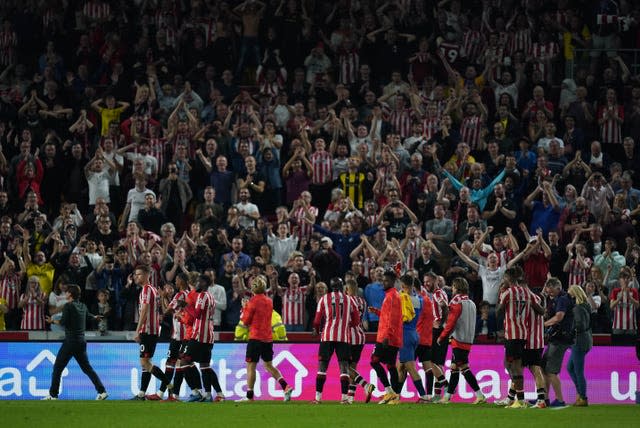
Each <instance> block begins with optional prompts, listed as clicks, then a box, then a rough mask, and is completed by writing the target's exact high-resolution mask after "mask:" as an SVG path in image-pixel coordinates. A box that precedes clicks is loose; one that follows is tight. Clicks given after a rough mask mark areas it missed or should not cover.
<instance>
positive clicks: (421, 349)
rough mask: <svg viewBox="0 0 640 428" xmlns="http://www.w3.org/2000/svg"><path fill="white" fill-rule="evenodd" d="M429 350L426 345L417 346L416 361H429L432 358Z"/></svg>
mask: <svg viewBox="0 0 640 428" xmlns="http://www.w3.org/2000/svg"><path fill="white" fill-rule="evenodd" d="M431 349H432V348H431V346H428V345H418V347H417V348H416V359H417V360H418V361H420V362H423V361H431V359H432V358H433V357H432V352H431Z"/></svg>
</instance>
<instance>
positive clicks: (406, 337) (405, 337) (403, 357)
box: [399, 330, 418, 363]
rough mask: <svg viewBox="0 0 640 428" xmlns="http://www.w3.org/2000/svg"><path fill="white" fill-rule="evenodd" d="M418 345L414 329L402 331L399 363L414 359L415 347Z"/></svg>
mask: <svg viewBox="0 0 640 428" xmlns="http://www.w3.org/2000/svg"><path fill="white" fill-rule="evenodd" d="M417 346H418V333H417V332H416V331H415V330H404V331H403V332H402V348H400V352H399V357H400V362H401V363H406V362H408V361H415V360H416V347H417Z"/></svg>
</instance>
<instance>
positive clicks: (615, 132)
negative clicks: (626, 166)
mask: <svg viewBox="0 0 640 428" xmlns="http://www.w3.org/2000/svg"><path fill="white" fill-rule="evenodd" d="M616 110H617V113H618V117H619V118H620V119H623V120H624V107H623V106H621V105H618V106H615V105H606V106H601V107H600V108H599V109H598V119H602V120H604V123H602V124H601V125H600V138H601V139H602V143H603V144H621V143H622V122H618V121H616V120H615V119H613V116H614V114H615V111H616ZM607 116H609V117H608V118H607Z"/></svg>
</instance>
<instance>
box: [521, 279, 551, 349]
mask: <svg viewBox="0 0 640 428" xmlns="http://www.w3.org/2000/svg"><path fill="white" fill-rule="evenodd" d="M528 291H529V293H530V295H531V301H533V302H535V303H537V304H539V305H541V306H544V305H545V303H546V301H545V300H544V299H542V298H540V296H538V295H537V294H535V293H533V292H531V290H528ZM526 326H527V333H528V334H527V341H526V342H525V344H524V349H542V348H544V315H540V314H537V313H536V311H534V310H533V307H532V306H531V305H529V315H528V316H527V321H526Z"/></svg>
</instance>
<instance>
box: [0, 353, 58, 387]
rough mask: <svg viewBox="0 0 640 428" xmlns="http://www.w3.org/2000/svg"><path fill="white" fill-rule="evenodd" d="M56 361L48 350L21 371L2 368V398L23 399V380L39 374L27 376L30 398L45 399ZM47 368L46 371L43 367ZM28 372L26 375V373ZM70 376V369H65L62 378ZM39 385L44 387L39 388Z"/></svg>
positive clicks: (0, 380) (0, 385) (13, 368)
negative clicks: (15, 397)
mask: <svg viewBox="0 0 640 428" xmlns="http://www.w3.org/2000/svg"><path fill="white" fill-rule="evenodd" d="M55 361H56V356H55V354H54V353H53V352H51V351H50V350H48V349H43V350H42V351H40V352H39V353H38V354H37V355H36V356H35V357H34V358H33V359H32V360H31V361H29V363H27V365H26V366H25V367H24V369H23V370H22V371H21V370H20V369H19V368H17V367H2V368H0V397H10V396H13V395H15V396H17V397H22V396H23V393H22V380H23V376H24V375H26V373H34V372H37V374H38V376H35V373H34V374H32V375H28V376H27V385H28V391H29V394H28V395H29V396H31V397H34V398H41V397H45V396H47V395H48V394H49V389H48V387H49V382H50V381H51V370H52V369H53V363H55ZM43 364H44V365H45V366H47V367H46V369H45V368H44V367H42V366H43ZM24 372H26V373H24ZM68 374H69V369H64V370H63V372H62V378H63V379H64V377H65V376H67V375H68ZM38 385H40V386H44V388H39V387H38ZM60 391H62V382H61V383H60Z"/></svg>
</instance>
